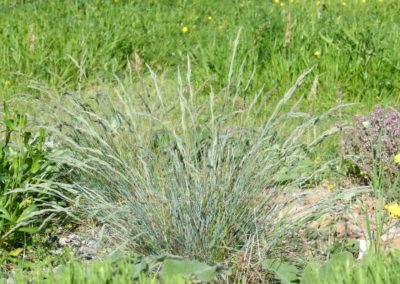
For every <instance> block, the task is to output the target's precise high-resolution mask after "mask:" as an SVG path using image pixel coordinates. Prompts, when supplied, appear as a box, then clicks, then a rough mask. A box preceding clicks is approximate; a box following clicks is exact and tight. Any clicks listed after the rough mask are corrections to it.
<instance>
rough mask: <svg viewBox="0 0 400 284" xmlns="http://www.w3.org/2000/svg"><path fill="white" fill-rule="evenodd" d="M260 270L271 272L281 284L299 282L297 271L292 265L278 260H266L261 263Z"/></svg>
mask: <svg viewBox="0 0 400 284" xmlns="http://www.w3.org/2000/svg"><path fill="white" fill-rule="evenodd" d="M262 268H263V269H264V270H266V271H269V272H272V273H273V274H274V275H275V277H276V278H277V279H278V280H280V281H281V282H282V283H283V284H291V283H298V282H299V276H298V274H299V271H298V269H297V267H296V266H294V265H290V264H287V263H284V262H282V261H280V260H278V259H266V260H264V261H263V262H262Z"/></svg>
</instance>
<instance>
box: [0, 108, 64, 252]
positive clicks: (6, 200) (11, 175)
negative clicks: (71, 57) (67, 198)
mask: <svg viewBox="0 0 400 284" xmlns="http://www.w3.org/2000/svg"><path fill="white" fill-rule="evenodd" d="M2 116H3V117H2V119H3V122H2V123H1V124H0V125H1V126H2V128H3V127H4V129H3V137H2V138H1V140H0V192H1V198H0V213H1V214H0V243H1V245H2V246H4V245H8V246H10V248H13V247H15V246H19V247H20V246H21V245H22V244H23V242H24V241H26V233H35V232H37V231H39V230H40V228H41V227H42V226H43V225H44V224H45V223H46V222H47V221H48V220H49V219H50V218H51V217H52V215H54V213H55V212H59V211H61V210H60V209H61V208H62V207H61V202H60V203H59V204H57V202H58V201H61V198H60V196H61V195H62V194H61V193H60V194H59V193H58V191H55V190H54V186H52V184H51V181H52V179H53V178H54V177H55V176H56V173H57V164H56V163H54V161H53V160H52V159H51V153H50V151H48V150H47V149H46V147H45V137H46V136H45V135H46V134H45V131H44V130H43V129H40V130H39V131H38V132H39V133H38V134H37V135H35V136H33V135H32V132H30V131H29V130H28V128H27V118H26V116H25V115H21V114H19V113H18V112H13V111H11V110H10V109H9V108H8V106H7V105H6V104H4V106H3V113H2ZM18 250H22V249H20V248H19V249H18Z"/></svg>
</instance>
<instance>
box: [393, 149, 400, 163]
mask: <svg viewBox="0 0 400 284" xmlns="http://www.w3.org/2000/svg"><path fill="white" fill-rule="evenodd" d="M394 162H395V163H396V164H398V165H400V152H399V153H397V155H396V156H394Z"/></svg>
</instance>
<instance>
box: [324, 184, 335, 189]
mask: <svg viewBox="0 0 400 284" xmlns="http://www.w3.org/2000/svg"><path fill="white" fill-rule="evenodd" d="M326 188H327V189H329V190H334V189H335V186H334V185H333V184H332V183H330V184H328V185H327V186H326Z"/></svg>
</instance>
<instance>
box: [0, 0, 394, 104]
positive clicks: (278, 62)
mask: <svg viewBox="0 0 400 284" xmlns="http://www.w3.org/2000/svg"><path fill="white" fill-rule="evenodd" d="M281 2H282V3H284V5H283V7H282V6H281V5H280V4H278V3H275V1H227V0H223V1H211V0H204V1H183V0H181V1H166V0H161V1H124V0H114V1H113V0H108V1H100V0H93V1H84V0H68V1H44V0H39V1H29V0H28V1H10V0H5V1H2V3H1V4H0V41H1V42H2V44H1V46H0V60H1V64H0V80H1V81H0V82H1V83H2V88H1V92H0V97H3V98H9V97H11V96H15V94H17V93H33V94H34V93H35V92H34V91H32V90H31V89H30V88H29V82H30V80H32V79H34V80H39V81H41V82H44V83H46V84H49V85H51V86H54V87H56V88H57V89H59V90H60V92H62V91H65V90H76V89H77V88H78V85H79V86H93V85H98V84H100V83H103V82H109V83H111V84H115V82H114V77H113V76H114V75H117V76H120V75H122V74H123V72H124V71H126V68H127V61H128V60H132V61H135V60H136V62H138V61H139V58H140V62H141V66H142V72H145V73H146V72H148V70H147V68H146V66H145V65H144V64H148V65H149V66H151V68H152V69H154V70H155V71H156V72H159V73H161V72H163V73H165V76H167V77H168V76H175V74H176V70H177V68H178V67H180V68H181V69H185V68H186V65H187V63H186V62H187V57H189V58H190V60H191V64H192V70H194V71H193V72H194V73H193V74H192V80H193V81H194V84H198V85H199V84H201V83H202V82H203V81H204V80H210V81H211V82H212V83H213V84H214V85H218V86H221V84H222V83H223V82H225V81H226V78H227V77H228V73H227V72H228V70H229V64H230V58H231V55H232V45H233V41H234V39H235V37H236V35H237V33H238V31H239V30H240V29H241V39H240V44H239V48H238V52H237V56H236V57H237V58H238V60H237V64H236V65H235V67H234V68H235V71H236V72H238V73H242V74H243V75H242V76H241V78H242V79H241V81H240V82H235V86H237V87H238V88H242V89H245V87H246V86H243V85H244V84H245V82H246V81H247V80H248V78H249V77H251V76H254V78H255V79H254V80H253V82H254V83H252V85H251V86H249V89H248V92H247V93H244V94H243V96H244V97H246V96H250V95H251V94H254V93H255V92H256V90H258V89H259V88H260V87H261V86H263V85H265V90H270V89H274V92H273V97H276V98H279V97H280V96H281V95H283V93H284V91H285V90H287V89H288V88H289V87H290V86H291V84H292V83H293V82H294V81H295V79H296V78H297V77H298V76H299V75H300V74H301V73H302V72H303V71H304V70H306V69H307V68H309V67H310V66H312V65H316V74H318V76H319V85H318V94H317V97H316V99H315V103H314V104H313V108H315V109H316V110H317V111H318V110H323V109H327V108H328V107H331V106H332V105H334V104H336V100H337V93H338V89H340V90H341V92H342V93H343V100H344V101H352V102H354V101H357V102H362V107H361V108H362V109H369V108H371V107H372V106H373V105H374V104H376V103H391V104H397V103H399V97H400V96H399V95H398V93H399V87H400V52H399V49H398V46H399V45H400V26H399V22H398V14H399V13H400V2H399V1H397V0H385V1H383V2H380V1H378V0H367V1H366V2H367V3H362V1H361V0H350V1H320V2H321V4H320V5H318V4H317V1H305V0H299V1H281ZM291 2H293V3H291ZM343 2H344V3H346V5H345V6H344V5H343ZM295 3H297V4H295ZM289 13H290V14H291V22H292V24H291V25H290V26H291V29H290V30H291V32H289V33H288V34H287V38H290V43H289V44H286V45H287V46H286V47H285V32H286V30H287V26H288V24H287V23H288V14H289ZM184 27H186V28H187V32H183V28H184ZM185 30H186V29H185ZM289 34H290V36H289V37H288V35H289ZM316 52H317V53H316ZM135 54H136V56H135ZM253 72H254V73H253ZM252 74H253V75H252ZM310 84H311V83H310Z"/></svg>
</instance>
